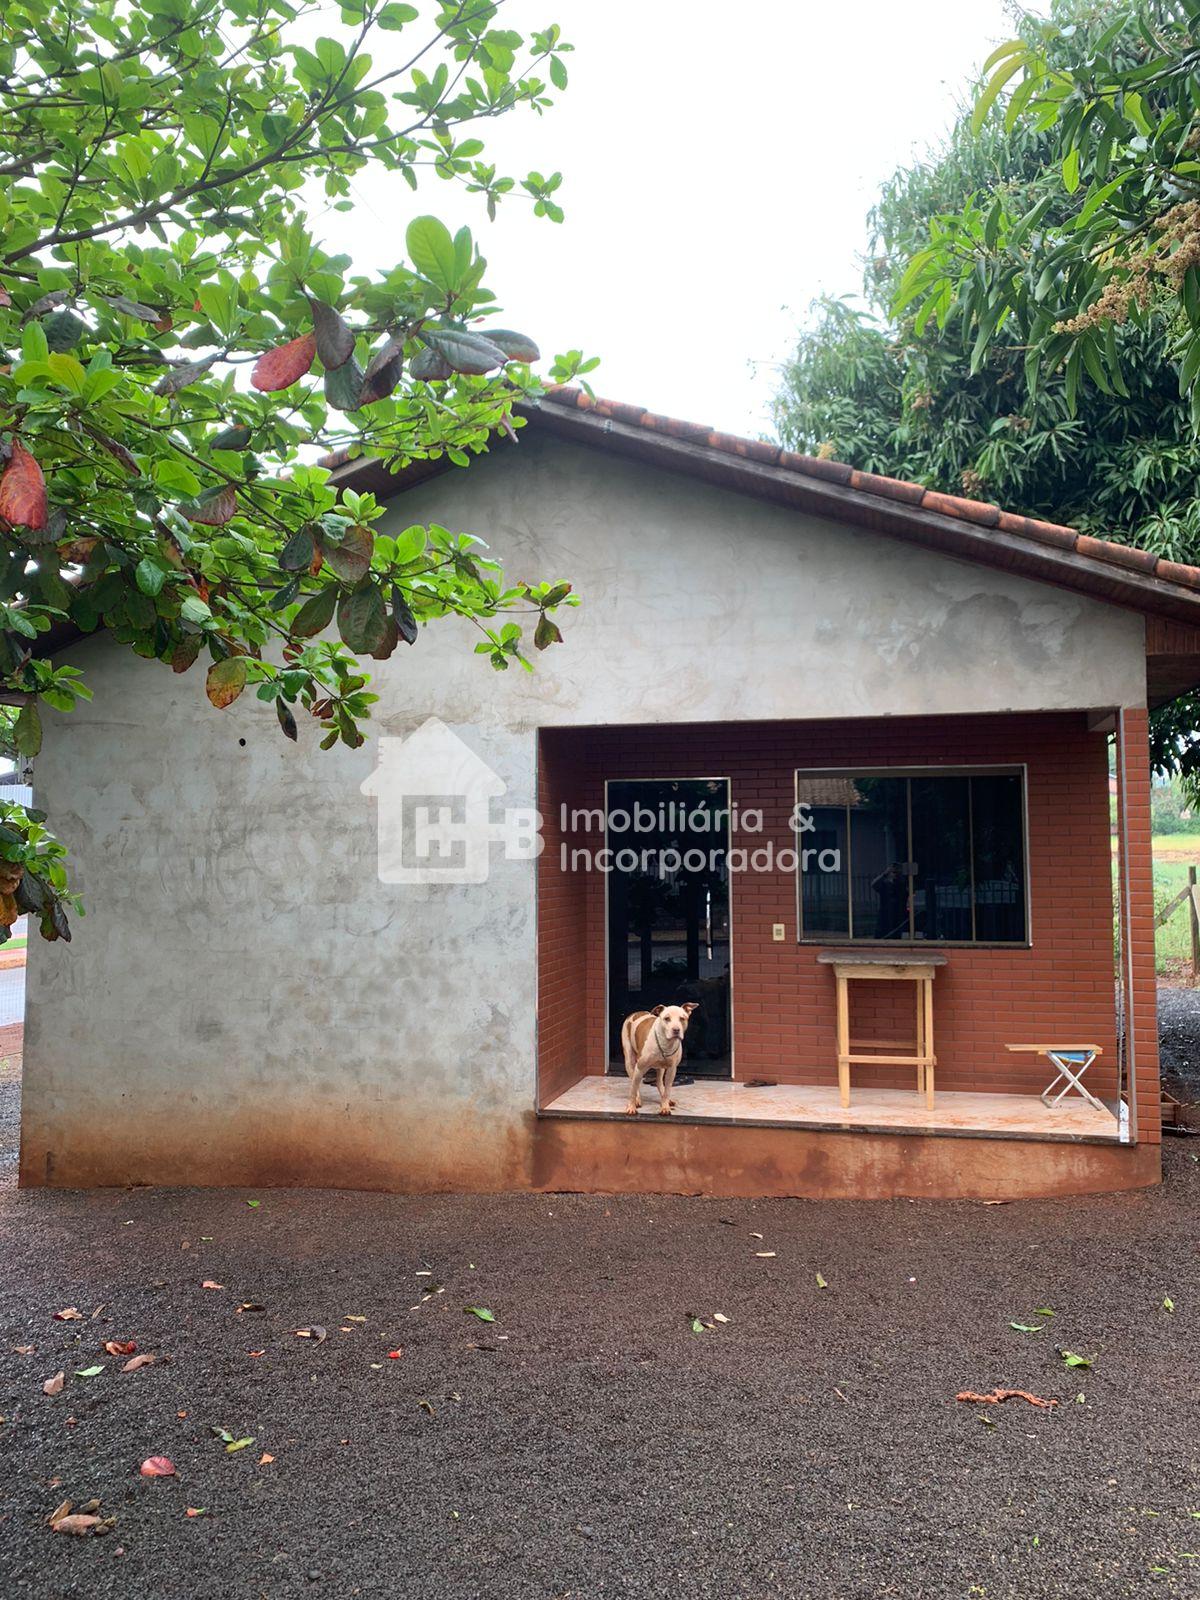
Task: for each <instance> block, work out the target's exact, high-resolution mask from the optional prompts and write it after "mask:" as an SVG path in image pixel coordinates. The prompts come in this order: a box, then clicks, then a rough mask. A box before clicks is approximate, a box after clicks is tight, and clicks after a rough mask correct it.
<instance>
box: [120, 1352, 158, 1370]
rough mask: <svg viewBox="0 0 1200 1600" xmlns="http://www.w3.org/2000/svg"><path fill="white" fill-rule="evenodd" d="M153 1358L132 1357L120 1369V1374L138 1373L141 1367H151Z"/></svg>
mask: <svg viewBox="0 0 1200 1600" xmlns="http://www.w3.org/2000/svg"><path fill="white" fill-rule="evenodd" d="M153 1365H154V1357H153V1356H151V1355H144V1356H134V1357H133V1358H132V1359H131V1360H129V1361H127V1362H126V1363H125V1365H124V1366H123V1367H122V1368H121V1371H122V1372H140V1371H141V1369H142V1368H143V1367H152V1366H153Z"/></svg>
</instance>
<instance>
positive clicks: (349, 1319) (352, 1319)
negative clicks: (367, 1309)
mask: <svg viewBox="0 0 1200 1600" xmlns="http://www.w3.org/2000/svg"><path fill="white" fill-rule="evenodd" d="M366 1320H367V1319H366V1317H352V1316H350V1315H349V1313H347V1316H346V1321H347V1322H365V1321H366Z"/></svg>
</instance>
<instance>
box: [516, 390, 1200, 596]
mask: <svg viewBox="0 0 1200 1600" xmlns="http://www.w3.org/2000/svg"><path fill="white" fill-rule="evenodd" d="M541 403H542V404H543V405H545V404H547V403H549V404H550V405H554V406H563V407H565V408H567V409H574V410H578V411H583V412H587V413H589V414H591V415H592V416H595V417H602V418H608V419H610V420H612V421H614V422H619V423H624V424H625V425H626V426H628V427H634V428H644V429H646V430H647V432H649V433H652V434H659V435H662V436H664V437H666V438H671V439H680V440H683V441H684V442H685V443H688V444H695V445H703V446H705V447H706V448H707V449H709V450H719V451H721V452H722V453H723V454H725V455H728V456H736V457H740V458H741V459H742V460H745V461H754V462H758V463H759V464H760V465H762V466H766V467H781V468H783V470H784V471H785V472H794V473H797V474H799V475H801V476H802V477H807V478H812V479H819V480H822V481H823V482H825V483H832V484H838V485H840V486H841V487H843V488H847V489H857V490H858V491H859V492H860V493H862V494H870V495H878V496H879V497H880V498H881V499H883V500H890V501H892V502H894V503H896V504H899V505H904V506H911V507H913V508H920V509H921V510H923V511H932V512H936V513H937V514H938V515H940V516H943V517H954V518H956V519H957V520H958V521H960V522H967V523H971V524H973V525H974V526H975V527H977V528H996V529H998V530H999V531H1000V532H1001V533H1006V534H1015V535H1016V536H1017V537H1018V538H1020V539H1028V540H1030V541H1031V542H1032V543H1035V544H1039V545H1044V546H1049V547H1051V548H1053V549H1057V550H1066V551H1071V552H1073V553H1074V554H1076V555H1080V556H1087V557H1089V558H1090V559H1092V560H1095V561H1104V562H1107V563H1109V564H1110V565H1112V566H1114V567H1122V568H1124V569H1125V570H1126V571H1129V572H1138V573H1142V574H1144V575H1145V576H1147V577H1155V578H1158V579H1160V580H1162V581H1163V582H1165V583H1172V584H1181V585H1183V586H1184V587H1186V588H1188V589H1192V590H1196V591H1197V592H1200V568H1197V567H1188V566H1182V565H1181V564H1180V563H1179V562H1177V561H1167V560H1165V559H1164V558H1163V557H1161V556H1156V555H1154V554H1153V553H1152V552H1151V551H1149V550H1139V549H1135V548H1134V547H1133V546H1132V545H1125V544H1116V543H1114V542H1113V541H1112V540H1110V539H1093V538H1090V537H1089V536H1088V535H1087V534H1086V533H1078V532H1077V531H1076V530H1075V529H1074V528H1064V527H1061V526H1060V525H1059V524H1058V523H1055V522H1040V521H1039V520H1038V519H1037V518H1036V517H1025V516H1021V515H1019V514H1017V513H1015V512H1012V511H1002V510H1001V509H1000V507H999V506H994V505H990V504H988V502H987V501H983V500H967V499H965V498H963V497H962V496H960V495H955V494H940V493H939V492H938V491H937V490H936V489H925V488H923V487H922V486H921V485H920V484H919V483H908V482H906V481H905V480H903V479H901V478H886V477H881V476H880V475H879V474H878V473H875V472H859V471H858V470H857V469H856V468H854V467H850V466H847V465H846V463H845V462H844V461H826V460H824V459H823V458H821V457H819V456H806V455H799V454H797V453H796V452H795V451H794V450H784V449H781V448H780V446H779V445H777V444H768V443H766V442H765V441H764V440H762V439H743V438H741V437H740V436H739V435H738V434H734V433H717V432H715V431H714V430H713V429H711V428H709V427H706V426H705V424H703V423H700V422H684V421H682V420H681V419H680V418H678V417H667V416H662V415H660V414H659V413H657V412H654V411H647V410H646V409H645V407H644V406H635V405H629V404H627V403H626V402H625V401H621V400H603V399H600V398H599V397H598V396H597V397H595V398H593V397H592V396H591V395H589V394H587V393H585V392H584V390H582V389H576V388H571V387H567V386H560V387H556V388H552V389H548V390H547V391H546V393H545V394H544V395H543V396H542V401H541Z"/></svg>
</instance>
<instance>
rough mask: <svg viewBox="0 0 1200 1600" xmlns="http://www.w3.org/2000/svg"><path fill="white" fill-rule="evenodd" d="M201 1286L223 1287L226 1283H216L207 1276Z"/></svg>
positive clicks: (205, 1287) (209, 1287)
mask: <svg viewBox="0 0 1200 1600" xmlns="http://www.w3.org/2000/svg"><path fill="white" fill-rule="evenodd" d="M200 1287H201V1288H202V1289H223V1288H224V1287H225V1285H224V1284H223V1283H214V1282H213V1281H212V1279H211V1278H205V1280H204V1282H203V1283H202V1284H201V1285H200Z"/></svg>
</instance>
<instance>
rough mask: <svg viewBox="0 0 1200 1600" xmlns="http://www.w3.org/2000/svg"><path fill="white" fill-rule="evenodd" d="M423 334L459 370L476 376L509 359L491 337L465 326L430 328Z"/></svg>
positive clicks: (493, 370)
mask: <svg viewBox="0 0 1200 1600" xmlns="http://www.w3.org/2000/svg"><path fill="white" fill-rule="evenodd" d="M421 337H422V339H424V341H425V343H426V344H427V345H428V346H429V348H430V349H431V350H433V351H435V352H436V353H437V354H438V355H439V356H441V357H442V359H443V360H444V361H445V362H447V364H448V365H449V366H450V367H451V368H452V369H453V370H454V371H455V372H463V373H467V374H469V375H471V376H473V377H482V376H483V374H484V373H487V372H495V371H496V369H497V368H498V367H502V366H503V365H504V364H505V362H506V361H507V360H508V357H507V356H506V355H505V353H504V351H503V350H501V349H500V347H499V346H498V345H494V344H493V343H492V342H491V340H490V339H485V338H484V337H483V335H482V334H479V333H468V332H467V330H466V329H465V328H426V329H425V330H424V331H423V332H422V334H421ZM414 370H415V369H414Z"/></svg>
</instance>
